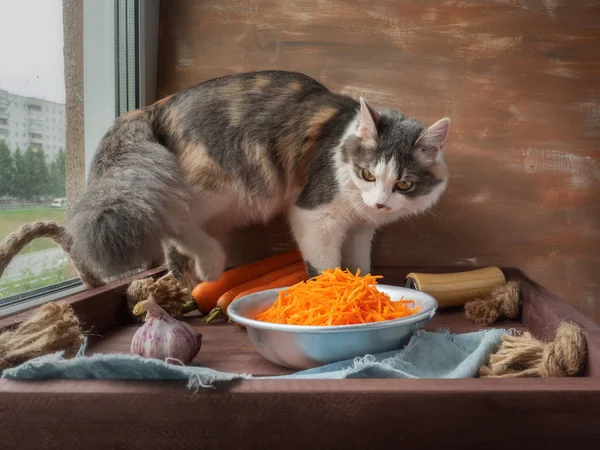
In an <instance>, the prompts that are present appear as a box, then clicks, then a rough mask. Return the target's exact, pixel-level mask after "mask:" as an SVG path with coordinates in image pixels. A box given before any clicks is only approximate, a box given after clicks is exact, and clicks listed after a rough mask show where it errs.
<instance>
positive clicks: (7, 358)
mask: <svg viewBox="0 0 600 450" xmlns="http://www.w3.org/2000/svg"><path fill="white" fill-rule="evenodd" d="M83 341H84V336H83V333H82V331H81V328H80V325H79V319H77V316H75V313H74V312H73V308H71V306H70V305H69V304H67V303H64V302H50V303H46V304H44V305H42V306H40V308H39V309H38V310H37V311H36V312H35V313H34V314H33V315H32V316H30V317H29V318H27V319H26V320H25V321H23V322H22V323H21V324H20V325H19V326H17V327H16V328H15V329H14V330H9V331H4V332H3V333H1V334H0V372H1V371H2V370H4V369H6V368H7V367H13V366H16V365H18V364H20V363H22V362H25V361H27V360H29V359H31V358H36V357H38V356H42V355H47V354H49V353H53V352H57V351H61V350H63V351H67V350H75V349H77V348H78V347H79V346H81V344H83Z"/></svg>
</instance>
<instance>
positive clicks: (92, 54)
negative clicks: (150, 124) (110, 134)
mask: <svg viewBox="0 0 600 450" xmlns="http://www.w3.org/2000/svg"><path fill="white" fill-rule="evenodd" d="M127 1H130V2H131V1H134V0H104V1H98V0H84V2H83V101H84V107H83V109H84V134H85V138H84V142H85V168H86V179H87V175H88V173H89V167H90V164H91V161H92V158H93V156H94V153H95V151H96V148H97V147H98V144H99V143H100V140H101V139H102V136H104V133H106V130H108V128H109V127H110V126H111V125H112V123H113V121H114V120H115V117H116V111H117V91H118V86H117V78H118V74H117V73H116V61H117V57H118V55H117V48H116V45H115V36H116V33H117V23H116V14H115V11H116V8H117V7H118V6H119V5H118V4H119V3H120V2H122V3H125V2H127ZM137 2H138V13H139V24H138V25H139V26H138V30H137V31H138V42H139V45H138V51H139V54H138V67H139V70H138V83H139V106H140V107H144V106H147V105H150V104H151V103H153V102H154V101H155V100H156V68H157V61H158V20H159V19H158V16H159V6H160V0H137Z"/></svg>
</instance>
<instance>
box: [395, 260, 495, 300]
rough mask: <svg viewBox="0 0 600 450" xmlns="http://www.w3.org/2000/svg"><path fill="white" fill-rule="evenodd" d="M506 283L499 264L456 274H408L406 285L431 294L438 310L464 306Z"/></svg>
mask: <svg viewBox="0 0 600 450" xmlns="http://www.w3.org/2000/svg"><path fill="white" fill-rule="evenodd" d="M505 283H506V278H504V273H502V271H501V270H500V269H499V268H498V267H486V268H484V269H476V270H469V271H467V272H457V273H409V274H408V275H407V276H406V283H405V286H406V287H408V288H411V289H416V290H417V291H421V292H425V293H427V294H429V295H431V296H433V297H434V298H435V299H436V300H437V302H438V305H439V308H440V309H441V308H451V307H453V306H463V305H464V304H465V303H466V302H468V301H469V300H472V299H473V298H475V297H479V296H483V295H487V294H489V293H490V292H491V291H492V289H494V288H495V287H496V286H500V285H503V284H505Z"/></svg>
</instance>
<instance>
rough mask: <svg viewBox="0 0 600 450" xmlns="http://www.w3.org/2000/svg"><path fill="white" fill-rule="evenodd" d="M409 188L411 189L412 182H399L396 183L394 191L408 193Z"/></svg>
mask: <svg viewBox="0 0 600 450" xmlns="http://www.w3.org/2000/svg"><path fill="white" fill-rule="evenodd" d="M411 187H413V182H412V181H407V180H400V181H398V182H397V183H396V189H398V190H399V191H408V190H409V189H410V188H411Z"/></svg>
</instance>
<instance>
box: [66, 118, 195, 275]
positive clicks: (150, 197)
mask: <svg viewBox="0 0 600 450" xmlns="http://www.w3.org/2000/svg"><path fill="white" fill-rule="evenodd" d="M135 133H137V134H135ZM135 133H132V134H131V135H127V136H125V139H124V138H123V136H118V137H117V138H115V136H108V135H107V136H108V137H105V138H104V140H103V142H102V143H101V144H100V146H99V149H98V151H97V153H96V156H95V157H94V161H93V162H92V168H91V171H90V182H89V183H88V186H87V188H86V190H85V192H84V193H83V194H82V195H81V196H80V197H79V198H78V199H77V201H76V202H75V204H74V205H73V206H72V207H71V208H70V209H69V214H68V219H67V230H68V232H69V233H70V234H71V236H72V238H73V242H72V247H71V252H72V253H73V255H75V256H76V257H77V258H79V259H80V260H83V261H85V262H86V263H87V264H88V265H89V266H90V267H91V268H92V269H93V270H95V271H96V272H97V273H98V274H99V275H101V276H103V277H112V276H116V275H120V274H123V273H126V272H128V271H130V270H134V269H137V268H140V267H143V266H144V265H146V264H148V263H150V262H151V261H155V260H156V258H157V257H158V256H159V255H162V249H161V248H162V245H161V244H162V241H163V240H164V239H165V238H166V237H167V236H168V235H169V234H172V233H173V230H174V229H176V228H177V225H176V223H177V220H185V217H183V216H184V215H185V211H186V210H187V201H188V200H189V197H188V193H187V189H186V185H185V182H184V179H183V176H182V175H181V171H180V168H179V165H178V163H177V160H176V158H175V156H174V155H173V154H172V153H171V152H170V151H169V150H167V149H166V148H165V147H163V146H162V145H160V144H159V143H158V142H156V140H154V139H153V138H152V136H151V135H150V131H149V130H146V131H144V135H139V133H140V131H139V129H138V130H136V132H135Z"/></svg>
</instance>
